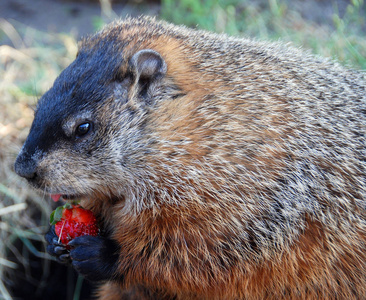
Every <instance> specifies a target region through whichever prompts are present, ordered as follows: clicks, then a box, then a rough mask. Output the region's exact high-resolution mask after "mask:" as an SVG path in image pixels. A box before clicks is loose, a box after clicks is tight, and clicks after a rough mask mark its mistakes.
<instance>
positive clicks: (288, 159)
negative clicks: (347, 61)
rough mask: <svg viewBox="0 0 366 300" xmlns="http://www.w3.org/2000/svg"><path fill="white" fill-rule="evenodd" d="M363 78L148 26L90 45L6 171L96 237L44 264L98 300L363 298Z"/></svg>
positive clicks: (267, 50)
mask: <svg viewBox="0 0 366 300" xmlns="http://www.w3.org/2000/svg"><path fill="white" fill-rule="evenodd" d="M365 88H366V78H365V74H364V73H362V72H360V71H352V70H348V69H347V68H344V67H342V66H340V65H339V64H337V63H336V62H332V61H330V60H327V59H323V58H320V57H316V56H313V55H311V54H309V53H307V52H304V51H300V50H298V49H296V48H292V47H291V46H288V45H286V46H285V45H283V44H281V43H267V42H261V41H254V40H250V39H244V38H233V37H228V36H226V35H223V34H213V33H208V32H204V31H199V30H192V29H188V28H186V27H183V26H175V25H171V24H168V23H166V22H163V21H156V20H155V19H153V18H147V17H140V18H128V19H126V20H122V21H116V22H114V23H112V24H110V25H108V26H106V27H105V28H104V29H103V30H102V31H100V32H99V33H96V34H95V35H92V36H90V37H87V38H85V39H84V40H83V41H82V42H81V44H80V47H79V51H78V54H77V57H76V59H75V61H74V62H73V63H71V65H70V66H69V67H67V68H66V69H65V70H64V71H63V72H62V73H61V74H60V76H59V77H58V78H57V79H56V81H55V83H54V85H53V87H52V88H51V89H50V90H49V91H48V92H47V93H45V94H44V95H43V96H42V98H41V99H40V101H39V102H38V105H37V109H36V112H35V116H34V121H33V124H32V127H31V129H30V133H29V136H28V138H27V140H26V141H25V144H24V146H23V148H22V150H21V151H20V154H19V156H18V158H17V160H16V163H15V170H16V172H17V173H18V174H19V175H20V176H23V177H25V178H26V179H27V180H28V181H29V182H30V184H31V185H33V186H34V187H36V188H38V189H41V190H43V191H44V192H46V193H50V194H52V195H53V196H54V197H56V198H57V197H60V195H62V197H63V198H64V199H66V200H70V199H75V198H77V199H82V200H81V204H82V206H84V207H85V208H87V209H90V210H92V211H93V212H94V213H95V215H96V216H97V219H98V220H99V223H100V226H101V234H100V235H99V236H96V237H94V236H83V237H78V238H76V239H74V240H73V241H72V242H70V244H71V250H70V251H67V250H66V249H65V246H64V245H62V244H60V243H58V241H57V238H56V235H55V233H54V228H53V227H51V228H50V231H49V232H48V233H47V234H46V239H47V241H48V243H49V245H48V251H49V253H50V254H52V255H54V256H55V257H56V258H57V259H58V260H59V261H62V262H66V263H71V264H72V265H73V267H74V268H75V269H76V270H77V271H78V272H80V274H82V275H84V276H85V277H86V278H87V279H89V280H91V281H95V282H96V284H98V285H99V290H98V292H97V293H98V296H99V298H100V299H128V298H129V297H131V298H133V297H135V298H134V299H136V298H137V299H143V298H145V299H365V298H366V253H365V246H366V245H365V243H366V218H365V209H366V201H365V200H366V189H365V185H366V148H365V146H366V140H365V131H366V130H365V129H366V91H365Z"/></svg>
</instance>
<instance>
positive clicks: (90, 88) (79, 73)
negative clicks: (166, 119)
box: [15, 33, 167, 198]
mask: <svg viewBox="0 0 366 300" xmlns="http://www.w3.org/2000/svg"><path fill="white" fill-rule="evenodd" d="M113 34H115V33H111V35H112V36H109V37H105V36H103V33H100V34H99V35H96V36H93V37H90V38H88V39H86V40H84V41H83V42H82V43H81V46H80V50H79V52H78V55H77V57H76V59H75V61H74V62H73V63H71V65H70V66H69V67H67V68H66V69H65V70H64V71H63V72H62V73H61V74H60V76H59V77H58V78H57V79H56V81H55V82H54V85H53V87H52V88H51V89H50V90H49V91H48V92H47V93H46V94H44V96H43V97H42V98H41V99H40V101H39V102H38V105H37V109H36V112H35V116H34V121H33V124H32V127H31V129H30V133H29V136H28V138H27V139H26V141H25V144H24V146H23V148H22V149H21V151H20V153H19V155H18V157H17V159H16V162H15V171H16V173H17V174H18V175H20V176H22V177H24V178H26V179H27V180H28V181H29V183H30V184H31V185H32V186H34V187H36V188H39V189H42V190H44V191H45V192H47V193H51V194H62V195H64V196H65V198H66V197H68V198H72V197H76V196H77V197H80V196H96V195H98V196H99V197H102V196H103V195H104V196H106V197H111V196H119V195H116V194H118V193H123V192H124V191H123V189H124V187H127V186H129V185H131V182H134V181H136V180H138V178H136V176H137V177H139V176H141V177H143V176H144V174H143V161H144V157H145V156H146V155H147V153H148V152H149V145H150V144H151V143H153V141H152V140H151V139H150V138H149V134H148V130H147V129H146V126H145V124H146V118H147V116H148V114H149V113H148V112H149V110H151V109H153V106H154V103H155V102H156V99H159V98H161V97H162V96H161V95H162V94H164V95H165V96H166V94H167V92H166V90H165V89H164V88H163V85H164V77H165V74H166V71H167V65H166V63H165V60H164V59H163V57H162V56H161V55H160V54H159V53H158V52H156V51H154V50H151V49H146V48H144V49H138V47H137V48H136V49H135V48H134V47H130V48H129V51H125V47H126V43H123V42H122V41H119V40H118V34H115V35H113ZM139 170H140V171H141V172H140V173H139Z"/></svg>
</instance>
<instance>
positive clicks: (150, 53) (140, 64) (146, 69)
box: [130, 49, 167, 82]
mask: <svg viewBox="0 0 366 300" xmlns="http://www.w3.org/2000/svg"><path fill="white" fill-rule="evenodd" d="M130 68H131V71H132V73H133V75H134V76H135V79H136V80H137V81H140V80H143V81H144V82H146V81H148V82H151V81H153V80H155V79H157V78H161V77H162V76H164V75H165V73H166V71H167V66H166V63H165V60H164V59H163V58H162V57H161V55H160V54H159V53H158V52H156V51H154V50H151V49H143V50H140V51H138V52H136V53H135V54H134V55H133V56H132V58H131V60H130Z"/></svg>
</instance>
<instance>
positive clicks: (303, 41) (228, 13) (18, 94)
mask: <svg viewBox="0 0 366 300" xmlns="http://www.w3.org/2000/svg"><path fill="white" fill-rule="evenodd" d="M260 2H261V3H263V5H259V4H258V2H253V1H249V0H241V1H239V0H228V1H224V0H202V1H197V0H181V1H174V0H162V7H161V18H162V19H165V20H168V21H171V22H174V23H176V24H185V25H187V26H189V27H197V28H201V29H206V30H211V31H215V32H226V33H228V34H230V35H235V36H246V37H253V38H256V39H262V40H273V41H277V40H282V41H283V42H286V43H287V42H291V43H293V44H294V45H296V46H301V47H302V48H305V49H311V51H313V52H314V53H316V54H319V55H322V56H327V57H332V58H334V59H337V60H339V61H340V62H341V63H342V64H345V65H350V66H352V67H353V68H357V69H364V70H365V69H366V38H365V30H366V26H365V23H366V20H365V16H366V8H365V4H364V2H363V1H362V0H353V1H351V2H350V4H349V5H348V8H347V10H346V13H345V14H344V15H343V16H342V17H340V16H339V13H338V12H337V8H336V6H334V7H335V10H334V14H333V17H332V18H331V19H330V21H329V22H325V23H323V24H316V23H314V22H311V21H308V20H306V19H304V18H302V17H301V15H300V14H299V12H297V11H294V10H292V9H291V8H290V7H289V5H288V4H287V2H283V1H279V0H277V1H276V0H269V1H260ZM93 18H94V26H95V27H96V28H99V27H100V26H101V25H102V21H101V18H98V17H93ZM5 39H6V40H10V41H11V42H12V44H11V46H5V45H2V46H0V78H1V80H0V165H1V168H0V229H1V230H0V278H1V280H0V294H1V295H2V296H3V298H5V299H7V298H9V297H10V296H9V294H8V291H7V288H6V285H5V282H4V281H3V280H4V278H5V277H4V274H5V273H4V272H5V269H6V270H7V271H6V272H7V273H9V272H10V273H11V272H13V273H16V272H20V271H19V270H20V269H25V270H27V268H28V267H29V265H28V263H27V257H29V255H31V254H32V255H34V256H37V257H39V258H42V259H43V258H44V257H45V256H46V255H45V251H44V248H43V249H39V248H36V247H35V245H36V244H37V243H39V241H41V240H42V239H43V238H42V235H43V233H44V232H45V231H46V229H47V227H48V224H47V220H48V216H49V214H50V212H51V205H50V202H49V201H46V200H45V199H44V196H42V195H40V194H39V193H37V192H35V191H33V190H31V189H30V188H29V187H28V185H27V184H26V182H25V181H23V180H21V179H20V178H18V177H17V176H16V175H15V174H14V172H13V167H12V165H13V162H14V159H15V157H16V154H17V152H18V151H19V149H20V147H21V145H22V143H23V142H24V140H25V138H26V136H27V133H28V130H29V127H30V124H31V122H32V118H33V110H32V107H33V106H34V105H35V104H36V102H37V99H38V98H39V97H40V96H41V95H42V94H43V93H44V92H46V91H47V89H48V88H50V87H51V86H52V83H53V81H54V79H55V78H56V76H57V75H58V74H59V73H60V72H61V70H62V69H63V68H65V67H66V66H67V65H68V64H69V63H70V62H71V61H72V60H73V58H74V57H75V54H76V50H77V46H76V45H77V42H76V40H75V38H74V37H72V36H69V35H63V34H58V35H49V34H47V33H40V32H37V31H36V30H34V29H32V28H29V27H26V26H24V25H22V24H16V25H15V27H13V26H12V25H10V24H9V23H7V22H6V21H0V45H1V41H4V40H5ZM35 216H37V217H35ZM19 240H20V241H21V243H22V244H23V247H22V252H19V250H18V249H16V247H15V242H16V241H19ZM10 254H12V255H14V256H16V257H17V258H18V261H19V262H20V263H22V264H23V267H24V268H19V266H18V265H16V264H14V262H12V261H9V260H8V257H9V255H10ZM43 268H44V273H43V277H44V278H43V279H42V278H32V274H30V273H29V272H28V273H27V272H26V273H27V274H26V276H29V280H30V281H34V282H35V283H37V282H39V284H40V285H42V284H45V278H46V277H47V276H48V275H49V265H48V263H47V260H44V265H43ZM81 284H82V283H81V279H80V280H79V281H78V284H77V288H76V289H75V291H74V299H75V300H77V299H78V298H79V296H78V295H79V293H80V286H81ZM0 298H1V297H0Z"/></svg>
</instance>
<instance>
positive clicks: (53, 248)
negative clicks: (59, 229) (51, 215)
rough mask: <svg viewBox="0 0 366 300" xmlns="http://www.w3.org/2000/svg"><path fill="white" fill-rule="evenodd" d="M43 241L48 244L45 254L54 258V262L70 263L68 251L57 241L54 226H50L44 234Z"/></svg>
mask: <svg viewBox="0 0 366 300" xmlns="http://www.w3.org/2000/svg"><path fill="white" fill-rule="evenodd" d="M45 239H46V241H47V243H48V245H47V252H48V253H49V254H50V255H52V256H54V257H55V258H56V260H57V261H58V262H60V263H63V264H69V263H71V259H70V254H69V251H68V250H67V249H66V245H64V244H62V243H61V242H60V241H59V238H58V236H57V235H56V232H55V225H53V226H51V227H50V229H49V230H48V232H47V233H46V234H45Z"/></svg>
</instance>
